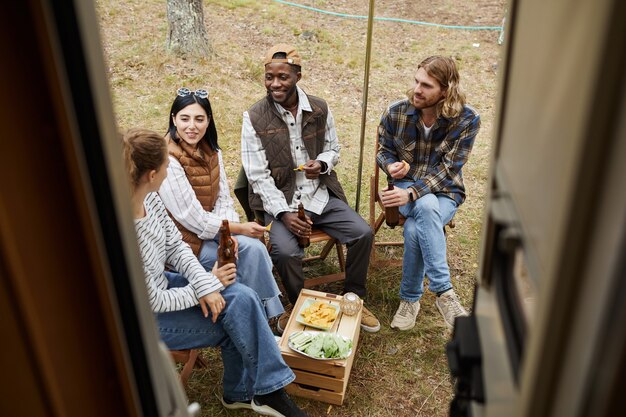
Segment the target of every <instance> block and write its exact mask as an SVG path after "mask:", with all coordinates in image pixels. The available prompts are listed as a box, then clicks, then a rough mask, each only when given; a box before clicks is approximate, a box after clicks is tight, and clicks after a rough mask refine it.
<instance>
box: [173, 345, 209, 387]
mask: <svg viewBox="0 0 626 417" xmlns="http://www.w3.org/2000/svg"><path fill="white" fill-rule="evenodd" d="M170 355H171V356H172V359H173V360H174V362H175V363H182V364H183V369H182V370H181V371H180V374H179V376H180V382H181V383H182V384H183V387H184V388H185V389H187V385H188V383H189V377H190V376H191V372H192V371H193V369H194V368H203V369H204V368H208V363H207V362H206V360H205V359H204V358H203V357H202V355H200V350H199V349H187V350H170Z"/></svg>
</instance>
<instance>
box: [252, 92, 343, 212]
mask: <svg viewBox="0 0 626 417" xmlns="http://www.w3.org/2000/svg"><path fill="white" fill-rule="evenodd" d="M307 97H308V98H309V102H310V103H311V109H312V111H310V112H309V111H302V139H303V142H304V146H305V148H306V150H307V152H308V154H309V157H310V158H311V159H315V158H316V157H317V155H319V154H320V153H322V152H323V151H324V138H325V135H326V118H327V116H328V106H327V105H326V102H325V101H324V100H322V99H321V98H318V97H314V96H307ZM248 114H249V115H250V122H251V123H252V127H253V128H254V130H255V131H256V133H257V134H258V135H259V137H260V139H261V143H262V144H263V148H265V156H266V157H267V161H268V164H269V169H270V171H271V176H272V178H273V179H274V183H275V184H276V187H277V188H278V189H279V190H280V191H282V193H283V194H284V195H285V199H286V200H287V203H289V204H290V203H291V200H292V199H293V194H294V192H295V188H296V174H295V171H294V170H293V169H294V168H295V165H294V162H293V158H292V157H291V140H290V139H289V128H288V127H287V124H286V123H285V122H284V121H283V119H282V117H281V116H280V114H279V113H278V110H276V106H274V102H273V101H272V100H271V98H269V96H267V97H265V98H263V99H261V100H259V101H258V102H256V103H255V104H254V105H253V106H252V107H251V108H250V110H248ZM319 178H320V182H321V183H322V184H324V185H326V187H328V189H329V190H330V191H331V192H332V193H333V194H334V195H335V196H337V197H338V198H340V199H342V200H343V201H346V196H345V194H344V192H343V189H342V188H341V184H339V181H338V180H337V173H336V172H335V171H331V172H330V174H328V175H320V177H319ZM248 194H249V201H250V208H252V210H260V211H262V210H263V202H262V201H261V197H259V196H258V195H256V194H254V193H253V192H252V187H251V186H249V187H248Z"/></svg>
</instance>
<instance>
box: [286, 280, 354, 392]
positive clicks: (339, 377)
mask: <svg viewBox="0 0 626 417" xmlns="http://www.w3.org/2000/svg"><path fill="white" fill-rule="evenodd" d="M310 298H312V299H315V300H322V301H323V300H326V301H333V302H335V303H336V304H339V303H340V302H341V299H342V297H341V296H340V295H335V294H329V293H324V292H319V291H313V290H308V289H303V290H302V291H301V292H300V296H299V297H298V300H297V301H296V304H295V306H294V308H293V314H292V315H291V317H290V318H289V322H288V323H287V328H286V329H285V332H284V333H283V336H282V338H281V340H280V351H281V353H282V355H283V359H284V360H285V362H287V365H289V367H290V368H291V369H292V370H293V372H294V373H295V374H296V380H295V381H294V382H293V383H291V384H289V385H288V386H287V387H286V390H287V392H288V393H289V394H292V395H297V396H300V397H306V398H312V399H315V400H319V401H323V402H326V403H330V404H336V405H341V404H342V403H343V400H344V397H345V395H346V388H347V386H348V379H349V378H350V370H351V369H352V363H353V362H354V357H355V355H356V351H357V346H358V343H359V334H360V331H361V310H359V312H358V313H357V314H356V315H354V316H346V315H344V314H343V313H341V312H340V313H339V316H338V317H337V320H335V323H334V324H333V327H332V328H331V329H330V330H328V332H330V333H337V334H339V335H341V336H346V337H349V338H350V339H352V354H351V355H350V357H348V358H347V359H343V360H324V361H322V360H315V359H311V358H308V357H306V356H303V355H301V354H299V353H297V352H294V351H293V350H291V349H290V348H289V346H288V338H289V335H291V334H292V333H293V332H297V331H300V330H317V329H315V328H312V327H308V326H304V325H302V324H301V323H298V322H297V321H296V316H297V314H298V312H299V311H300V308H301V307H302V304H303V303H304V302H305V300H307V299H310ZM361 305H363V302H362V301H361Z"/></svg>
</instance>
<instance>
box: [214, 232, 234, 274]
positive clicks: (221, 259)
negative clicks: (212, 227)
mask: <svg viewBox="0 0 626 417" xmlns="http://www.w3.org/2000/svg"><path fill="white" fill-rule="evenodd" d="M235 263H237V260H236V258H235V242H233V238H232V237H231V236H230V226H229V225H228V220H222V225H221V226H220V243H219V245H218V247H217V267H218V268H220V267H222V266H224V265H226V264H235Z"/></svg>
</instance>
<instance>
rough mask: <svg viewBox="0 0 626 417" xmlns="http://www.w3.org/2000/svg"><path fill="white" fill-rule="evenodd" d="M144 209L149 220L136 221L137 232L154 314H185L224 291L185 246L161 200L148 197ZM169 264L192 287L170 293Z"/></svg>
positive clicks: (173, 289)
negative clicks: (200, 300) (216, 292)
mask: <svg viewBox="0 0 626 417" xmlns="http://www.w3.org/2000/svg"><path fill="white" fill-rule="evenodd" d="M144 207H145V209H146V216H145V217H143V218H141V219H135V230H136V232H137V241H138V243H139V250H140V252H141V258H142V260H143V269H144V274H145V279H146V286H147V287H148V299H149V301H150V306H151V307H152V310H153V311H154V312H155V313H161V312H165V311H178V310H184V309H186V308H189V307H193V306H195V305H197V304H198V299H199V298H202V297H204V296H205V295H207V294H210V293H212V292H215V291H221V290H223V289H224V286H223V285H222V283H221V282H220V281H219V280H218V279H217V277H215V276H214V275H213V274H211V273H210V272H207V271H205V270H204V268H203V267H202V265H200V262H198V259H197V258H196V256H195V255H194V254H193V252H192V251H191V248H190V247H189V245H188V244H186V243H185V242H183V240H182V237H181V234H180V232H179V231H178V229H177V228H176V226H175V225H174V222H173V221H172V220H171V219H170V218H169V216H168V215H167V212H166V211H165V206H164V205H163V202H162V201H161V200H160V199H159V196H158V195H157V194H156V193H150V194H148V195H147V196H146V199H145V200H144ZM166 264H167V265H168V266H170V267H171V269H173V270H175V271H177V272H179V273H181V274H182V275H183V276H184V277H185V278H187V280H188V281H189V285H187V286H185V287H180V288H170V289H168V288H167V285H168V281H167V278H166V277H165V274H164V273H163V272H164V271H165V265H166Z"/></svg>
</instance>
